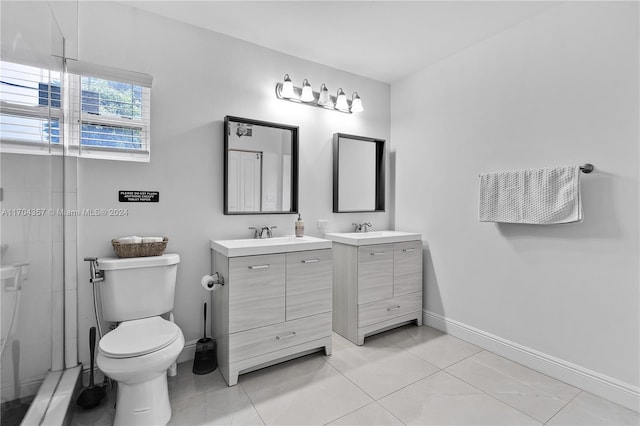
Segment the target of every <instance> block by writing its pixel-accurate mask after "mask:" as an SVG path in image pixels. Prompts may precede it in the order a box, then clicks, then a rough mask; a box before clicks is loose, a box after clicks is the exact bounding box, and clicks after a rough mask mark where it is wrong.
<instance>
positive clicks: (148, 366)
mask: <svg viewBox="0 0 640 426" xmlns="http://www.w3.org/2000/svg"><path fill="white" fill-rule="evenodd" d="M178 263H180V256H179V255H177V254H164V255H161V256H151V257H134V258H122V259H121V258H100V259H98V269H100V270H102V271H103V273H104V281H102V282H101V283H100V284H98V288H99V289H100V298H101V300H102V303H101V307H102V309H101V312H102V319H103V320H104V321H108V322H117V323H119V325H118V327H117V328H115V329H114V330H112V331H110V332H109V333H106V334H105V335H104V336H103V337H102V338H101V339H100V342H99V344H98V355H97V358H96V362H97V365H98V368H100V370H101V371H102V372H103V373H104V374H105V375H106V376H108V377H110V378H112V379H113V380H115V381H116V382H118V389H117V397H116V413H115V419H114V425H116V426H117V425H127V426H129V425H132V426H134V425H166V424H167V423H168V422H169V420H170V419H171V405H170V403H169V392H168V388H167V369H168V368H169V367H170V366H171V365H172V364H173V363H174V362H175V361H176V359H177V358H178V355H179V354H180V352H181V351H182V349H183V348H184V336H183V334H182V331H181V330H180V328H179V327H178V326H177V325H176V324H174V323H173V322H171V321H168V320H166V319H164V318H163V317H161V315H162V314H166V313H168V312H170V311H171V310H172V309H173V296H174V293H175V285H176V272H177V269H178Z"/></svg>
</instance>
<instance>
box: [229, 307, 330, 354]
mask: <svg viewBox="0 0 640 426" xmlns="http://www.w3.org/2000/svg"><path fill="white" fill-rule="evenodd" d="M330 335H331V312H326V313H323V314H319V315H314V316H311V317H306V318H301V319H297V320H293V321H287V322H283V323H281V324H275V325H270V326H267V327H261V328H257V329H254V330H248V331H243V332H240V333H234V334H230V335H229V358H230V359H233V360H234V361H238V360H242V359H247V358H251V357H254V356H258V355H263V354H266V353H269V352H273V351H277V350H279V349H283V348H288V347H292V346H296V345H299V344H301V343H305V342H309V341H312V340H316V339H321V338H323V337H327V336H330Z"/></svg>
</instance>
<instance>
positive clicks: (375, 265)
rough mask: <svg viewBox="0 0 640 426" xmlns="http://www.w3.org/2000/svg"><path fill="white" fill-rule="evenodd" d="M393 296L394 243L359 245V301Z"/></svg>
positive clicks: (365, 301)
mask: <svg viewBox="0 0 640 426" xmlns="http://www.w3.org/2000/svg"><path fill="white" fill-rule="evenodd" d="M392 296H393V244H376V245H371V246H361V247H358V303H360V304H362V303H367V302H373V301H376V300H382V299H388V298H390V297H392Z"/></svg>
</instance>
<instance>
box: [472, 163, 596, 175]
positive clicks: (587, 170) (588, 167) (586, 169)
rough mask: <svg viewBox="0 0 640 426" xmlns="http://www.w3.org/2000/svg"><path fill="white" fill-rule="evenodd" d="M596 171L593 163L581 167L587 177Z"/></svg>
mask: <svg viewBox="0 0 640 426" xmlns="http://www.w3.org/2000/svg"><path fill="white" fill-rule="evenodd" d="M594 170H595V167H594V166H593V164H591V163H585V164H583V165H582V166H580V171H581V172H582V173H585V174H587V175H588V174H589V173H591V172H592V171H594ZM480 176H482V174H480V173H478V177H480Z"/></svg>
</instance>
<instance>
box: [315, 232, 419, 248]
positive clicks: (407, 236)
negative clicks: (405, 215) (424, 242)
mask: <svg viewBox="0 0 640 426" xmlns="http://www.w3.org/2000/svg"><path fill="white" fill-rule="evenodd" d="M324 237H325V238H327V239H329V240H332V241H335V242H336V243H342V244H349V245H352V246H364V245H370V244H387V243H401V242H404V241H419V240H421V239H422V234H417V233H415V232H402V231H369V232H335V233H329V234H325V235H324Z"/></svg>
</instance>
